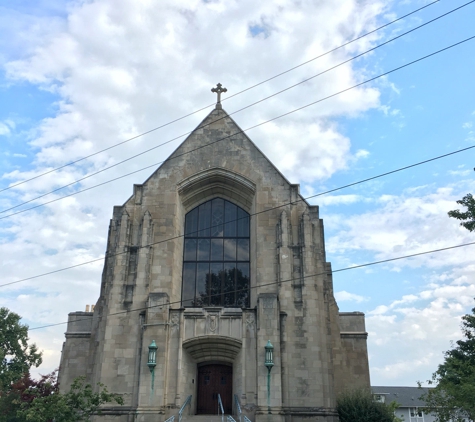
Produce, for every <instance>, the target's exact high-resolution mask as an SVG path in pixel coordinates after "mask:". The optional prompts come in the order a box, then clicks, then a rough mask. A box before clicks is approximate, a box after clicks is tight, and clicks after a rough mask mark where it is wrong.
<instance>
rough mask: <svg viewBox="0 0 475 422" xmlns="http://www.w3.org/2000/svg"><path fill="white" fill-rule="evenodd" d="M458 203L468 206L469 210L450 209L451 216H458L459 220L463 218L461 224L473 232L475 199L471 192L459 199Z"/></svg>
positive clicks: (474, 228)
mask: <svg viewBox="0 0 475 422" xmlns="http://www.w3.org/2000/svg"><path fill="white" fill-rule="evenodd" d="M457 204H459V205H463V206H464V207H467V211H465V212H462V211H460V210H453V211H449V212H448V214H449V217H452V218H456V219H457V220H462V222H461V223H460V225H461V226H463V227H465V228H466V229H467V230H468V231H471V232H473V231H474V230H475V199H474V198H473V196H472V194H471V193H468V194H467V195H465V196H464V197H463V198H462V199H460V200H459V201H457Z"/></svg>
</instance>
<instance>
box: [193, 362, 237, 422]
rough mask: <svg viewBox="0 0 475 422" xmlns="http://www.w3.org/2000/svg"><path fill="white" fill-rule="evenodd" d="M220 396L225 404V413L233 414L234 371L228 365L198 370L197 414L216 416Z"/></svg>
mask: <svg viewBox="0 0 475 422" xmlns="http://www.w3.org/2000/svg"><path fill="white" fill-rule="evenodd" d="M218 394H219V395H220V396H221V400H222V402H223V408H224V413H226V414H231V413H232V407H233V369H232V367H231V366H227V365H217V364H212V365H204V366H200V367H199V368H198V402H197V413H198V414H201V415H216V414H217V413H218Z"/></svg>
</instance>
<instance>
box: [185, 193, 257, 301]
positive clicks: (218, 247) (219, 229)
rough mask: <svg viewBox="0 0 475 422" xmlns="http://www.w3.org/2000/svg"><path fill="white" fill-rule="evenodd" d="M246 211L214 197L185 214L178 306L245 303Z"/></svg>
mask: <svg viewBox="0 0 475 422" xmlns="http://www.w3.org/2000/svg"><path fill="white" fill-rule="evenodd" d="M249 280H250V274H249V214H248V213H247V212H246V211H244V210H243V209H242V208H240V207H238V206H236V205H234V204H233V203H231V202H229V201H226V200H225V199H221V198H215V199H213V200H211V201H208V202H205V203H204V204H201V205H200V206H198V207H196V208H194V209H193V210H191V211H190V212H189V213H188V214H186V217H185V246H184V252H183V287H182V296H181V297H182V306H185V307H187V306H188V307H202V306H225V307H239V308H247V307H249Z"/></svg>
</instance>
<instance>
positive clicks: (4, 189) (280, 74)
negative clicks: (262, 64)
mask: <svg viewBox="0 0 475 422" xmlns="http://www.w3.org/2000/svg"><path fill="white" fill-rule="evenodd" d="M439 1H440V0H435V1H433V2H431V3H428V4H426V5H425V6H422V7H419V8H418V9H415V10H413V11H412V12H409V13H407V14H405V15H403V16H401V17H399V18H397V19H394V20H392V21H390V22H388V23H386V24H384V25H381V26H379V27H378V28H376V29H373V30H372V31H369V32H366V33H365V34H363V35H360V36H359V37H356V38H354V39H352V40H350V41H347V42H346V43H344V44H341V45H340V46H338V47H335V48H333V49H331V50H329V51H327V52H325V53H322V54H320V55H318V56H316V57H314V58H312V59H310V60H307V61H305V62H303V63H301V64H299V65H297V66H294V67H292V68H290V69H288V70H285V71H283V72H281V73H278V74H277V75H275V76H272V77H270V78H268V79H265V80H264V81H262V82H259V83H257V84H255V85H252V86H250V87H248V88H245V89H243V90H242V91H239V92H237V93H236V94H232V95H229V96H228V97H226V98H224V99H223V100H222V101H226V100H229V99H231V98H233V97H235V96H237V95H240V94H242V93H243V92H246V91H249V90H251V89H254V88H256V87H258V86H259V85H262V84H264V83H266V82H269V81H271V80H273V79H276V78H278V77H279V76H282V75H285V74H286V73H289V72H291V71H293V70H295V69H298V68H299V67H302V66H304V65H306V64H308V63H311V62H312V61H314V60H317V59H319V58H321V57H324V56H326V55H328V54H330V53H333V52H334V51H336V50H339V49H340V48H343V47H346V46H347V45H349V44H351V43H353V42H355V41H358V40H360V39H362V38H364V37H366V36H368V35H371V34H373V33H375V32H377V31H379V30H381V29H383V28H386V27H387V26H389V25H392V24H393V23H396V22H398V21H400V20H402V19H405V18H407V17H408V16H411V15H413V14H415V13H417V12H419V11H421V10H423V9H425V8H427V7H429V6H432V5H434V4H436V3H438V2H439ZM462 7H463V6H462ZM214 105H215V104H214V103H213V104H209V105H207V106H205V107H202V108H200V109H198V110H195V111H193V112H191V113H188V114H186V115H184V116H182V117H179V118H177V119H175V120H171V121H169V122H168V123H164V124H163V125H160V126H157V127H155V128H153V129H150V130H148V131H146V132H143V133H140V134H138V135H136V136H133V137H131V138H128V139H126V140H124V141H122V142H119V143H117V144H114V145H111V146H110V147H107V148H104V149H102V150H100V151H97V152H94V153H92V154H89V155H87V156H85V157H82V158H79V159H77V160H75V161H72V162H70V163H67V164H64V165H62V166H59V167H56V168H54V169H51V170H48V171H46V172H44V173H41V174H39V175H37V176H34V177H31V178H29V179H25V180H22V181H21V182H18V183H15V184H13V185H10V186H7V187H6V188H3V189H0V192H3V191H6V190H8V189H12V188H14V187H16V186H19V185H22V184H24V183H27V182H30V181H32V180H35V179H38V178H40V177H43V176H46V175H47V174H50V173H53V172H56V171H58V170H61V169H63V168H65V167H68V166H71V165H73V164H77V163H79V162H81V161H83V160H86V159H88V158H91V157H93V156H95V155H98V154H101V153H102V152H105V151H108V150H110V149H113V148H115V147H118V146H120V145H123V144H125V143H127V142H130V141H133V140H135V139H137V138H140V137H142V136H145V135H148V134H149V133H152V132H155V131H157V130H159V129H162V128H164V127H165V126H169V125H171V124H173V123H176V122H178V121H180V120H183V119H185V118H186V117H189V116H192V115H193V114H196V113H199V112H200V111H203V110H206V109H207V108H209V107H212V106H214ZM182 136H184V135H182Z"/></svg>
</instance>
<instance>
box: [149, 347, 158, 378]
mask: <svg viewBox="0 0 475 422" xmlns="http://www.w3.org/2000/svg"><path fill="white" fill-rule="evenodd" d="M157 349H158V347H157V344H156V343H155V340H152V343H150V346H148V362H147V365H148V369H150V372H153V370H154V369H155V366H157Z"/></svg>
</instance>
